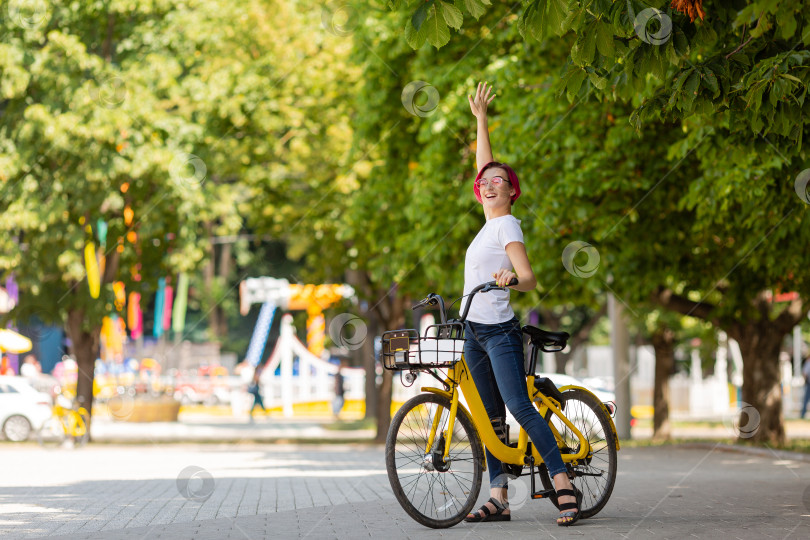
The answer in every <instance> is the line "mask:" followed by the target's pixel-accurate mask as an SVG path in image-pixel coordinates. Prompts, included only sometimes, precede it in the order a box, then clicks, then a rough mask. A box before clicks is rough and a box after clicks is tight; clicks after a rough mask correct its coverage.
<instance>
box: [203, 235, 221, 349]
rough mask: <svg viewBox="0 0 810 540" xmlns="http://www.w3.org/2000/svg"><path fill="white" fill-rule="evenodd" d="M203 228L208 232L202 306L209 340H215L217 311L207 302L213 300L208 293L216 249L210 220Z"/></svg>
mask: <svg viewBox="0 0 810 540" xmlns="http://www.w3.org/2000/svg"><path fill="white" fill-rule="evenodd" d="M205 230H206V233H207V234H208V250H207V251H208V253H207V260H206V262H205V267H204V268H203V283H204V284H205V290H206V294H205V295H203V298H204V300H203V307H204V308H205V310H206V311H207V312H208V335H209V337H210V339H211V340H217V339H218V337H219V336H218V335H217V331H218V330H219V311H218V310H217V309H216V306H210V305H208V302H213V301H215V299H214V298H211V296H210V293H211V291H212V290H213V289H214V278H215V276H216V264H217V258H216V254H217V250H216V246H214V239H213V225H212V224H211V222H210V221H209V222H206V223H205Z"/></svg>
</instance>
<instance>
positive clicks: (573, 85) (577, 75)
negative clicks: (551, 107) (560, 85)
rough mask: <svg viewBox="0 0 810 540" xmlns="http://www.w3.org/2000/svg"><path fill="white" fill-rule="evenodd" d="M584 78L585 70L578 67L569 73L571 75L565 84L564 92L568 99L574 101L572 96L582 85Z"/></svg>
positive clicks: (574, 95)
mask: <svg viewBox="0 0 810 540" xmlns="http://www.w3.org/2000/svg"><path fill="white" fill-rule="evenodd" d="M584 80H585V70H582V69H578V70H576V71H574V72H573V73H571V77H570V78H569V79H568V84H567V85H566V93H567V95H568V100H569V101H574V98H575V97H576V95H577V92H579V89H580V87H582V82H583V81H584Z"/></svg>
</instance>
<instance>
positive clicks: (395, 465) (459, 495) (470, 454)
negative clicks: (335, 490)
mask: <svg viewBox="0 0 810 540" xmlns="http://www.w3.org/2000/svg"><path fill="white" fill-rule="evenodd" d="M438 407H441V408H442V409H444V410H445V411H446V412H442V416H441V420H440V423H439V429H438V430H437V433H441V432H442V431H444V430H446V428H447V417H448V413H449V411H450V400H449V399H447V398H446V397H444V396H439V395H436V394H420V395H418V396H416V397H413V398H411V399H409V400H408V401H407V402H405V404H404V405H403V406H402V407H401V408H400V409H399V411H397V413H396V415H394V418H393V420H392V421H391V427H390V428H389V430H388V436H387V437H386V443H385V467H386V470H387V472H388V480H389V482H390V483H391V488H392V489H393V490H394V495H395V496H396V498H397V501H399V504H400V505H401V506H402V508H403V509H404V510H405V512H407V514H408V515H409V516H411V517H412V518H413V519H415V520H416V521H417V522H419V523H421V524H422V525H424V526H426V527H431V528H434V529H444V528H448V527H452V526H453V525H456V524H458V523H459V522H461V520H463V519H464V517H465V516H466V515H467V514H468V513H470V511H472V508H473V506H474V505H475V502H476V500H477V499H478V494H479V492H480V491H481V477H482V475H483V470H484V467H483V463H484V451H483V447H482V445H481V440H480V438H479V437H478V432H477V431H476V429H475V426H474V424H473V422H472V419H471V418H470V417H469V415H468V414H467V413H466V412H465V411H464V410H463V409H462V408H461V407H459V408H458V412H457V414H456V420H455V423H454V427H453V435H452V437H453V439H452V444H451V448H450V454H449V456H448V458H449V459H448V461H449V463H448V462H444V461H443V460H441V456H442V453H441V452H439V453H438V457H434V456H435V454H433V453H427V454H426V453H425V448H426V446H427V440H428V435H429V433H430V429H431V426H432V420H433V413H434V412H436V410H437V408H438ZM439 439H440V440H439V441H437V442H438V443H439V444H434V449H436V450H437V452H438V447H439V445H441V447H442V449H443V446H444V445H443V441H444V437H443V436H442V437H440V438H439ZM429 460H432V461H429ZM431 469H432V470H431ZM442 469H444V470H442Z"/></svg>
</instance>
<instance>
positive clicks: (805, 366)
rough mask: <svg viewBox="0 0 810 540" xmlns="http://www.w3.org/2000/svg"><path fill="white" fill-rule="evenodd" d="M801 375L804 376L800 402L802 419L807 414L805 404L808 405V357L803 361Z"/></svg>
mask: <svg viewBox="0 0 810 540" xmlns="http://www.w3.org/2000/svg"><path fill="white" fill-rule="evenodd" d="M802 375H804V401H803V402H802V418H804V415H805V414H806V413H807V404H808V403H810V356H807V357H805V359H804V368H803V369H802Z"/></svg>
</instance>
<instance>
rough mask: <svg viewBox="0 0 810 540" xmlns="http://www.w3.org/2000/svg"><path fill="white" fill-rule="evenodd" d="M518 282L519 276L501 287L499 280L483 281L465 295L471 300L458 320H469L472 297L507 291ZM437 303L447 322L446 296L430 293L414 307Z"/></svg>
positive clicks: (443, 320)
mask: <svg viewBox="0 0 810 540" xmlns="http://www.w3.org/2000/svg"><path fill="white" fill-rule="evenodd" d="M517 284H518V278H512V280H511V281H510V282H509V283H507V284H506V286H505V287H499V286H498V284H497V282H495V281H487V282H486V283H482V284H481V285H478V286H477V287H475V288H474V289H473V290H471V291H470V292H469V294H467V295H465V296H469V297H470V298H469V300H467V305H466V306H464V313H462V315H461V318H460V319H459V320H458V322H461V323H463V322H464V321H465V320H467V314H468V313H469V311H470V306H471V305H472V299H473V297H474V296H475V295H476V294H478V293H479V292H485V293H486V292H489V291H494V290H499V291H505V290H506V288H507V287H512V286H514V285H517ZM462 298H464V297H463V296H462ZM454 303H455V302H454ZM436 304H439V313H440V314H441V319H442V324H446V323H447V313H446V312H445V307H444V298H442V297H441V295H438V294H434V293H430V294H429V295H427V296H426V297H425V298H424V299H423V300H421V301H420V302H418V303H417V304H415V305H414V306H413V308H412V309H418V308H420V307H423V306H428V305H430V306H435V305H436Z"/></svg>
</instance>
